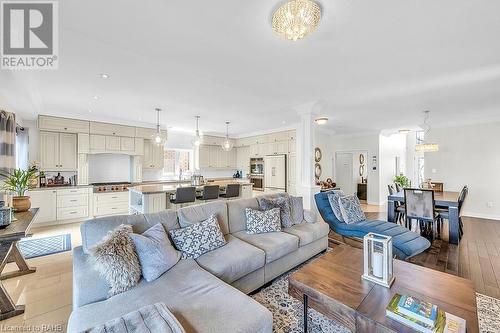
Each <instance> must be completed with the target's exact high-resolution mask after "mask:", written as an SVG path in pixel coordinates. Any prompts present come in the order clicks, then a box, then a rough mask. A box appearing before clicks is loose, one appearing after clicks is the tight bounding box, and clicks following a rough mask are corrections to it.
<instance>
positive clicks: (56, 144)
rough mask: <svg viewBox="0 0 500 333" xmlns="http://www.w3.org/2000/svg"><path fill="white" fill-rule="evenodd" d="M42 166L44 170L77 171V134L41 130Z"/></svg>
mask: <svg viewBox="0 0 500 333" xmlns="http://www.w3.org/2000/svg"><path fill="white" fill-rule="evenodd" d="M40 168H41V169H42V170H44V171H76V170H77V136H76V134H72V133H55V132H43V131H42V132H40Z"/></svg>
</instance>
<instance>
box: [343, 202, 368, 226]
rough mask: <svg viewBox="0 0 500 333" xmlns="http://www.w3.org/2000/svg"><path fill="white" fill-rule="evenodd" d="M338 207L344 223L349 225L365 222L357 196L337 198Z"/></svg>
mask: <svg viewBox="0 0 500 333" xmlns="http://www.w3.org/2000/svg"><path fill="white" fill-rule="evenodd" d="M339 205H340V210H341V211H342V216H343V217H344V222H345V223H347V224H350V223H356V222H361V221H364V220H366V216H365V213H363V210H362V209H361V204H360V203H359V199H358V197H357V196H355V195H349V196H346V197H342V198H339Z"/></svg>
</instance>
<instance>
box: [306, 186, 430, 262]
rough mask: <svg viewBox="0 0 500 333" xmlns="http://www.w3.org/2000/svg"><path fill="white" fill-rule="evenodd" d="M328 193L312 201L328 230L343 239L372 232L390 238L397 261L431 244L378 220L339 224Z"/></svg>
mask: <svg viewBox="0 0 500 333" xmlns="http://www.w3.org/2000/svg"><path fill="white" fill-rule="evenodd" d="M328 193H329V192H321V193H317V194H316V195H314V199H315V200H316V206H317V207H318V210H319V213H320V214H321V217H322V218H323V220H325V222H326V223H328V224H329V225H330V229H332V230H333V231H334V232H336V233H337V234H339V235H342V236H345V237H356V238H363V237H364V236H365V235H366V234H367V233H369V232H374V233H377V234H381V235H387V236H391V237H392V247H393V253H394V254H395V255H396V257H397V258H398V259H402V260H406V259H408V258H411V257H413V256H415V255H417V254H419V253H422V252H424V251H425V250H427V249H428V248H429V247H430V246H431V243H430V242H429V241H428V240H427V239H426V238H424V237H422V236H420V235H418V234H417V233H415V232H413V231H410V230H408V229H406V228H404V227H402V226H400V225H398V224H396V223H391V222H386V221H378V220H365V221H361V222H357V223H351V224H347V223H344V222H340V221H339V220H338V219H337V217H336V216H335V214H334V213H333V210H332V207H331V206H330V202H329V201H328Z"/></svg>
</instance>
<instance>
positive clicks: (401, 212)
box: [387, 185, 406, 224]
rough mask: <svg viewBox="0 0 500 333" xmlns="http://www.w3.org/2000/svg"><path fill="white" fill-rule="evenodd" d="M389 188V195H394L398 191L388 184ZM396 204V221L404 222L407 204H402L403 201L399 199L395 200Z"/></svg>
mask: <svg viewBox="0 0 500 333" xmlns="http://www.w3.org/2000/svg"><path fill="white" fill-rule="evenodd" d="M387 188H388V190H389V195H394V194H395V193H396V191H395V190H394V186H392V185H387ZM394 205H395V209H396V220H395V221H396V223H399V222H401V224H403V221H404V220H405V214H406V210H405V206H404V205H403V204H401V202H399V201H396V202H394Z"/></svg>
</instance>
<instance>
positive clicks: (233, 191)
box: [220, 184, 241, 199]
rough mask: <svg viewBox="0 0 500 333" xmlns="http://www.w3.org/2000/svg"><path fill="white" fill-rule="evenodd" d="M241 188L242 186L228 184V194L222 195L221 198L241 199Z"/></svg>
mask: <svg viewBox="0 0 500 333" xmlns="http://www.w3.org/2000/svg"><path fill="white" fill-rule="evenodd" d="M240 187H241V186H240V184H227V186H226V193H222V194H221V195H220V196H221V197H222V198H225V199H230V198H236V197H239V196H240Z"/></svg>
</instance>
